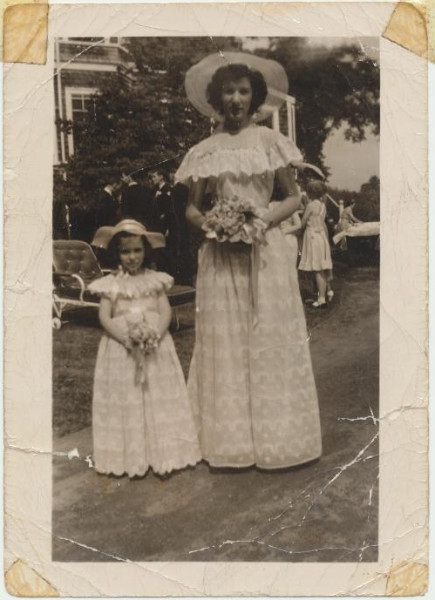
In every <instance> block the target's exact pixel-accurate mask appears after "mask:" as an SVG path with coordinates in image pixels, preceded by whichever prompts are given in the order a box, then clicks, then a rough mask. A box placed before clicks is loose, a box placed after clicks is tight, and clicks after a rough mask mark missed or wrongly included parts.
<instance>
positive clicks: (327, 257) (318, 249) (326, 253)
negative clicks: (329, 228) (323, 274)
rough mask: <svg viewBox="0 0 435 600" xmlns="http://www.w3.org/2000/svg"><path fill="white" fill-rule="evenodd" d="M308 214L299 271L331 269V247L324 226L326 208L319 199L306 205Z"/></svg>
mask: <svg viewBox="0 0 435 600" xmlns="http://www.w3.org/2000/svg"><path fill="white" fill-rule="evenodd" d="M308 206H309V208H310V211H311V212H310V215H309V217H308V221H307V226H306V228H305V232H304V238H303V242H302V256H301V262H300V263H299V269H300V270H301V271H329V270H331V269H332V260H331V249H330V247H329V240H328V235H327V233H326V230H325V229H326V228H325V216H326V208H325V205H324V204H323V203H322V202H320V200H312V201H311V203H310V204H309V205H308Z"/></svg>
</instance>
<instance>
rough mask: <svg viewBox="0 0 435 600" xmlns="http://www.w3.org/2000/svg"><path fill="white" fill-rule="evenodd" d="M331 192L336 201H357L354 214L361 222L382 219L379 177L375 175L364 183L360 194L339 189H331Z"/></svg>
mask: <svg viewBox="0 0 435 600" xmlns="http://www.w3.org/2000/svg"><path fill="white" fill-rule="evenodd" d="M329 192H330V194H331V196H332V197H333V198H334V200H336V201H338V200H344V201H345V202H348V201H350V200H355V209H354V211H353V212H354V214H355V216H356V217H357V218H358V219H361V221H379V219H380V198H381V191H380V181H379V177H377V176H376V175H373V176H372V177H370V179H369V180H368V181H367V182H366V183H363V184H362V186H361V188H360V191H359V192H351V191H349V190H341V189H339V188H329Z"/></svg>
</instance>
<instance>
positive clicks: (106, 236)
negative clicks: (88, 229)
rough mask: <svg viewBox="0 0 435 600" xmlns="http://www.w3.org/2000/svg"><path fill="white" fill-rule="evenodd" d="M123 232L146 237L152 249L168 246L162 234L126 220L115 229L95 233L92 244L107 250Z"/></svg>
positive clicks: (131, 220)
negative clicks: (115, 237) (113, 239)
mask: <svg viewBox="0 0 435 600" xmlns="http://www.w3.org/2000/svg"><path fill="white" fill-rule="evenodd" d="M121 232H125V233H131V234H132V235H144V236H145V237H146V238H147V240H148V241H149V243H150V245H151V247H152V248H164V247H165V245H166V244H165V236H164V235H163V234H162V233H157V232H154V231H148V230H147V229H146V227H144V225H142V223H139V222H138V221H135V220H134V219H124V220H123V221H120V222H119V223H118V224H117V225H115V226H114V227H109V226H104V227H100V228H99V229H97V231H96V232H95V235H94V239H93V240H92V242H91V244H92V246H97V247H98V248H105V249H106V250H107V247H108V245H109V243H110V240H111V239H112V238H113V236H115V235H116V234H117V233H121Z"/></svg>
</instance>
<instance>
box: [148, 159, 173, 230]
mask: <svg viewBox="0 0 435 600" xmlns="http://www.w3.org/2000/svg"><path fill="white" fill-rule="evenodd" d="M150 180H151V183H152V184H153V186H154V198H153V202H152V205H153V208H152V215H153V229H154V231H159V232H160V233H163V235H168V233H169V228H170V225H171V219H172V213H173V208H172V193H171V188H170V186H169V184H168V183H167V181H166V173H165V172H164V171H161V170H156V171H152V172H151V173H150Z"/></svg>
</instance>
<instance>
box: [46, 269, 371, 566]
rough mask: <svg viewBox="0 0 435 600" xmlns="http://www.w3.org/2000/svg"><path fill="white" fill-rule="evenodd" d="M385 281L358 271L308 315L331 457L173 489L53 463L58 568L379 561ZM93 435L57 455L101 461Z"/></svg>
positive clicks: (77, 463) (199, 471) (64, 443)
mask: <svg viewBox="0 0 435 600" xmlns="http://www.w3.org/2000/svg"><path fill="white" fill-rule="evenodd" d="M378 276H379V272H378V270H377V269H376V268H365V269H354V270H349V271H348V272H347V274H346V276H345V278H343V279H341V280H340V282H338V285H337V290H338V293H337V295H336V297H335V298H334V305H333V306H332V307H331V308H329V309H328V310H327V311H320V312H317V313H312V309H311V311H310V309H307V311H308V323H309V329H310V336H311V351H312V358H313V365H314V371H315V374H316V382H317V386H318V393H319V402H320V410H321V419H322V431H323V445H324V454H323V457H322V459H321V460H320V461H318V462H316V463H314V464H312V465H310V466H305V467H302V468H297V469H289V470H286V471H284V472H282V471H281V472H275V473H270V472H269V473H267V472H260V471H258V470H256V469H248V470H246V471H239V472H230V473H227V472H220V471H219V472H210V470H209V468H208V467H207V466H206V465H205V464H200V465H199V466H197V467H196V468H195V469H192V470H187V471H183V472H182V473H178V474H176V475H174V476H172V477H170V478H169V479H167V480H164V481H162V480H160V479H158V478H157V477H155V476H153V475H152V474H151V475H150V474H149V475H148V476H147V477H146V478H144V479H142V480H136V481H129V480H128V479H127V478H126V477H123V478H120V479H118V478H109V477H104V476H99V475H97V474H96V473H95V472H94V471H93V470H92V469H90V468H89V466H88V464H87V463H86V462H85V460H79V459H72V460H68V459H67V458H65V457H55V459H54V514H53V533H54V538H53V553H54V554H53V560H57V561H105V560H109V561H110V560H125V559H129V560H142V561H146V560H154V561H218V560H219V561H226V560H238V561H241V560H242V561H300V562H303V561H311V562H314V561H319V562H320V561H327V562H330V561H342V562H356V561H376V560H377V546H376V542H377V528H378V523H377V477H378V440H377V432H378V428H377V423H376V420H375V419H376V416H377V410H378V365H379V360H378V353H379V335H378V327H379V324H378V323H379V282H378ZM90 436H91V432H90V428H89V427H88V428H85V429H83V430H81V431H79V432H78V433H75V434H71V435H68V436H65V437H63V438H60V439H58V440H55V451H57V452H67V451H69V450H71V449H73V448H78V451H79V453H80V456H81V457H83V458H84V457H86V456H87V455H88V454H90V453H91V437H90Z"/></svg>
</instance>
